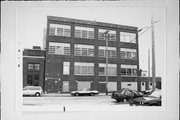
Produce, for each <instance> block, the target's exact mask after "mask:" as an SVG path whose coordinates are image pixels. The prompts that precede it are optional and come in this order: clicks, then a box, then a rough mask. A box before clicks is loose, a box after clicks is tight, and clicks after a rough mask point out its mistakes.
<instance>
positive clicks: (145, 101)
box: [129, 89, 162, 106]
mask: <svg viewBox="0 0 180 120" xmlns="http://www.w3.org/2000/svg"><path fill="white" fill-rule="evenodd" d="M161 97H162V95H161V90H158V89H156V90H154V91H153V92H152V93H151V94H150V95H144V96H143V97H139V98H135V99H132V100H130V101H129V104H130V105H133V104H135V105H144V106H161Z"/></svg>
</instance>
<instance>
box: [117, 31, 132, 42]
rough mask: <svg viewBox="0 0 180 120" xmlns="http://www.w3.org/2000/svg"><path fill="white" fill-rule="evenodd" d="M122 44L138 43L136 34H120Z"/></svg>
mask: <svg viewBox="0 0 180 120" xmlns="http://www.w3.org/2000/svg"><path fill="white" fill-rule="evenodd" d="M120 42H128V43H136V34H135V33H128V32H120Z"/></svg>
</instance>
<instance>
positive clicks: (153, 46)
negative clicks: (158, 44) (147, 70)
mask: <svg viewBox="0 0 180 120" xmlns="http://www.w3.org/2000/svg"><path fill="white" fill-rule="evenodd" d="M154 23H155V21H154V17H153V15H152V18H151V26H152V27H151V31H152V82H153V90H154V89H155V88H156V63H155V40H154V39H155V36H154Z"/></svg>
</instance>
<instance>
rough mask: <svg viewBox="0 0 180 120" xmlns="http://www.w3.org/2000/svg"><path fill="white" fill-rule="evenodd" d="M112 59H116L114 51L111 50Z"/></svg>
mask: <svg viewBox="0 0 180 120" xmlns="http://www.w3.org/2000/svg"><path fill="white" fill-rule="evenodd" d="M110 57H112V58H116V51H115V50H111V56H110Z"/></svg>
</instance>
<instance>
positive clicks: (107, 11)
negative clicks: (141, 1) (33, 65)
mask: <svg viewBox="0 0 180 120" xmlns="http://www.w3.org/2000/svg"><path fill="white" fill-rule="evenodd" d="M16 12H17V13H16V14H17V22H16V23H17V39H18V40H19V41H20V42H21V45H22V49H24V48H32V46H34V45H36V46H41V47H42V44H43V42H42V41H43V29H44V28H46V25H47V16H48V15H49V16H59V17H67V18H75V19H82V20H91V21H94V20H96V21H98V22H107V23H113V24H120V25H129V26H135V27H138V28H139V29H141V28H143V27H149V26H150V25H151V15H152V14H153V16H154V19H155V20H159V21H160V22H158V23H157V24H156V25H155V43H156V45H155V46H156V48H155V49H156V53H155V54H156V75H157V76H160V77H163V74H164V71H165V60H166V59H165V54H166V48H165V46H166V44H165V43H166V36H165V35H166V34H165V29H166V16H165V15H166V14H165V9H164V8H160V7H128V6H126V7H120V6H118V7H114V6H113V7H110V6H103V7H99V6H98V7H95V6H94V7H92V6H88V5H87V6H86V7H84V6H79V7H77V6H74V7H73V5H72V6H71V7H67V6H66V7H65V6H59V7H22V8H18V10H17V11H16ZM144 30H145V29H144ZM142 32H143V31H142ZM139 34H141V32H140V33H139ZM148 49H150V50H151V29H149V30H148V31H146V32H144V33H143V34H142V35H140V36H139V59H140V61H139V62H140V68H141V69H143V70H148Z"/></svg>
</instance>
